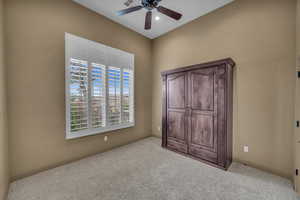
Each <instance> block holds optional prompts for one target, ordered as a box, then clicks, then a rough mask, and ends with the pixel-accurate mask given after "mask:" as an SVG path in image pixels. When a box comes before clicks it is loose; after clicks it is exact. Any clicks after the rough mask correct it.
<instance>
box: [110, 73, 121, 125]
mask: <svg viewBox="0 0 300 200" xmlns="http://www.w3.org/2000/svg"><path fill="white" fill-rule="evenodd" d="M107 78H108V123H109V124H110V125H112V126H113V125H118V124H120V123H121V69H120V68H116V67H109V68H108V73H107Z"/></svg>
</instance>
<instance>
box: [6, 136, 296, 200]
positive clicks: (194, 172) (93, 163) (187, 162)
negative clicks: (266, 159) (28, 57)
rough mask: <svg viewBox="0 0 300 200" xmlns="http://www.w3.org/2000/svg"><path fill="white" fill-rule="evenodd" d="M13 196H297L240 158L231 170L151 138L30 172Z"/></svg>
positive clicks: (114, 199)
mask: <svg viewBox="0 0 300 200" xmlns="http://www.w3.org/2000/svg"><path fill="white" fill-rule="evenodd" d="M8 199H9V200H261V199H262V200H296V199H297V196H296V194H295V193H294V192H293V190H292V185H291V183H290V181H289V180H286V179H284V178H281V177H278V176H274V175H272V174H268V173H265V172H262V171H259V170H256V169H253V168H250V167H247V166H244V165H241V164H238V163H233V165H232V166H231V168H230V170H229V171H228V172H225V171H222V170H219V169H216V168H213V167H210V166H208V165H205V164H202V163H200V162H198V161H195V160H193V159H190V158H186V157H183V156H181V155H178V154H176V153H173V152H170V151H167V150H164V149H162V148H161V147H160V140H159V139H157V138H148V139H145V140H141V141H139V142H136V143H133V144H130V145H127V146H124V147H121V148H117V149H114V150H112V151H109V152H106V153H102V154H98V155H96V156H93V157H89V158H86V159H83V160H81V161H78V162H74V163H72V164H68V165H64V166H61V167H58V168H55V169H52V170H49V171H45V172H43V173H40V174H37V175H35V176H32V177H28V178H25V179H22V180H19V181H17V182H14V183H13V184H12V185H11V188H10V192H9V198H8Z"/></svg>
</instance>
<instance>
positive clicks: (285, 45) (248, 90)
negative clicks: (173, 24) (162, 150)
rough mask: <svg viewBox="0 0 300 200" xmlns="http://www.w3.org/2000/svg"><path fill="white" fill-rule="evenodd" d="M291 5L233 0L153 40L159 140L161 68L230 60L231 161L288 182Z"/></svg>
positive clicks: (291, 0)
mask: <svg viewBox="0 0 300 200" xmlns="http://www.w3.org/2000/svg"><path fill="white" fill-rule="evenodd" d="M295 6H296V0H276V1H271V0H237V1H235V2H234V3H232V4H229V5H227V6H226V7H224V8H221V9H219V10H217V11H215V12H213V13H211V14H208V15H206V16H204V17H201V18H199V19H197V20H195V21H193V22H191V23H189V24H187V25H185V26H183V27H181V28H179V29H177V30H175V31H172V32H170V33H168V34H167V35H165V36H162V37H160V38H158V39H155V40H154V44H153V53H154V54H153V59H154V60H153V63H154V64H153V66H154V71H153V80H152V81H153V95H152V96H153V105H152V130H153V134H154V135H156V136H160V135H161V133H160V131H159V128H158V127H160V126H161V80H160V72H161V71H163V70H167V69H172V68H177V67H183V66H187V65H192V64H197V63H202V62H206V61H212V60H215V59H221V58H226V57H232V58H233V59H234V60H235V61H236V63H237V66H236V69H235V80H234V82H235V83H234V87H235V89H234V90H235V94H234V158H235V160H239V161H242V162H244V163H247V164H250V165H252V166H255V167H258V168H261V169H264V170H268V171H271V172H274V173H276V174H279V175H282V176H286V177H289V178H292V172H293V170H292V169H293V164H292V163H293V161H292V159H293V158H292V137H293V119H294V111H293V108H294V105H293V104H294V80H295V75H294V71H295V32H296V31H295V27H296V26H295V18H296V17H295V14H296V12H295ZM243 145H249V150H250V152H249V153H244V152H243Z"/></svg>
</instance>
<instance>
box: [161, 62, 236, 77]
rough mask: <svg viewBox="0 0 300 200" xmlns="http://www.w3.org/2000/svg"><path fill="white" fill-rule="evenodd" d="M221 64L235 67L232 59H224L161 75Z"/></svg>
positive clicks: (172, 70)
mask: <svg viewBox="0 0 300 200" xmlns="http://www.w3.org/2000/svg"><path fill="white" fill-rule="evenodd" d="M222 64H227V65H230V66H231V67H234V66H235V62H234V61H233V59H232V58H225V59H221V60H217V61H212V62H207V63H203V64H197V65H191V66H186V67H181V68H176V69H171V70H167V71H163V72H161V75H162V76H165V75H169V74H174V73H178V72H184V71H189V70H193V69H194V68H195V69H199V68H205V67H211V66H212V65H222Z"/></svg>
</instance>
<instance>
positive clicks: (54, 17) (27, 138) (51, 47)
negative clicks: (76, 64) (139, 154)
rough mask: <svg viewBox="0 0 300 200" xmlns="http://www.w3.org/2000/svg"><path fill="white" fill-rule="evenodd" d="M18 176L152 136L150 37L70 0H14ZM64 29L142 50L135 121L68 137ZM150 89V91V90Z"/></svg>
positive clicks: (9, 32) (12, 127) (13, 114)
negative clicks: (106, 130) (111, 129)
mask: <svg viewBox="0 0 300 200" xmlns="http://www.w3.org/2000/svg"><path fill="white" fill-rule="evenodd" d="M5 6H6V7H5V9H6V10H5V14H6V15H5V16H6V23H7V24H6V40H7V49H6V57H7V64H8V66H9V67H8V73H7V79H8V110H9V113H8V114H9V115H8V118H9V123H8V126H9V131H10V132H9V134H10V137H9V146H10V158H11V166H12V167H11V176H12V179H16V178H20V177H23V176H27V175H30V174H33V173H36V172H38V171H41V170H44V169H48V168H51V167H54V166H58V165H60V164H63V163H66V162H70V161H73V160H76V159H80V158H83V157H85V156H88V155H92V154H95V153H98V152H101V151H104V150H108V149H111V148H113V147H117V146H119V145H123V144H126V143H129V142H132V141H135V140H138V139H140V138H144V137H147V136H149V135H151V123H150V122H151V105H152V104H151V87H152V86H151V81H152V80H151V76H149V74H151V73H152V66H151V56H150V55H151V41H150V40H148V39H146V38H145V37H143V36H141V35H139V34H137V33H134V32H133V31H130V30H128V29H126V28H123V27H122V26H120V25H118V24H116V23H114V22H112V21H110V20H108V19H106V18H104V17H102V16H100V15H97V14H96V13H94V12H92V11H89V10H88V9H86V8H84V7H81V6H80V5H78V4H75V3H73V2H72V1H71V0H26V1H24V0H7V1H5ZM64 32H69V33H72V34H75V35H79V36H82V37H85V38H88V39H90V40H94V41H98V42H101V43H104V44H106V45H109V46H112V47H115V48H119V49H122V50H125V51H128V52H131V53H134V54H135V55H136V60H135V72H136V82H135V83H136V84H135V92H136V99H135V103H136V126H135V127H134V128H129V129H123V130H120V131H114V132H111V133H108V134H105V135H108V136H109V141H108V143H104V141H103V137H104V135H97V136H91V137H86V138H81V139H76V140H70V141H66V140H65V139H64V137H65V104H64V95H65V89H64V56H65V55H64ZM147 91H150V92H147Z"/></svg>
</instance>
